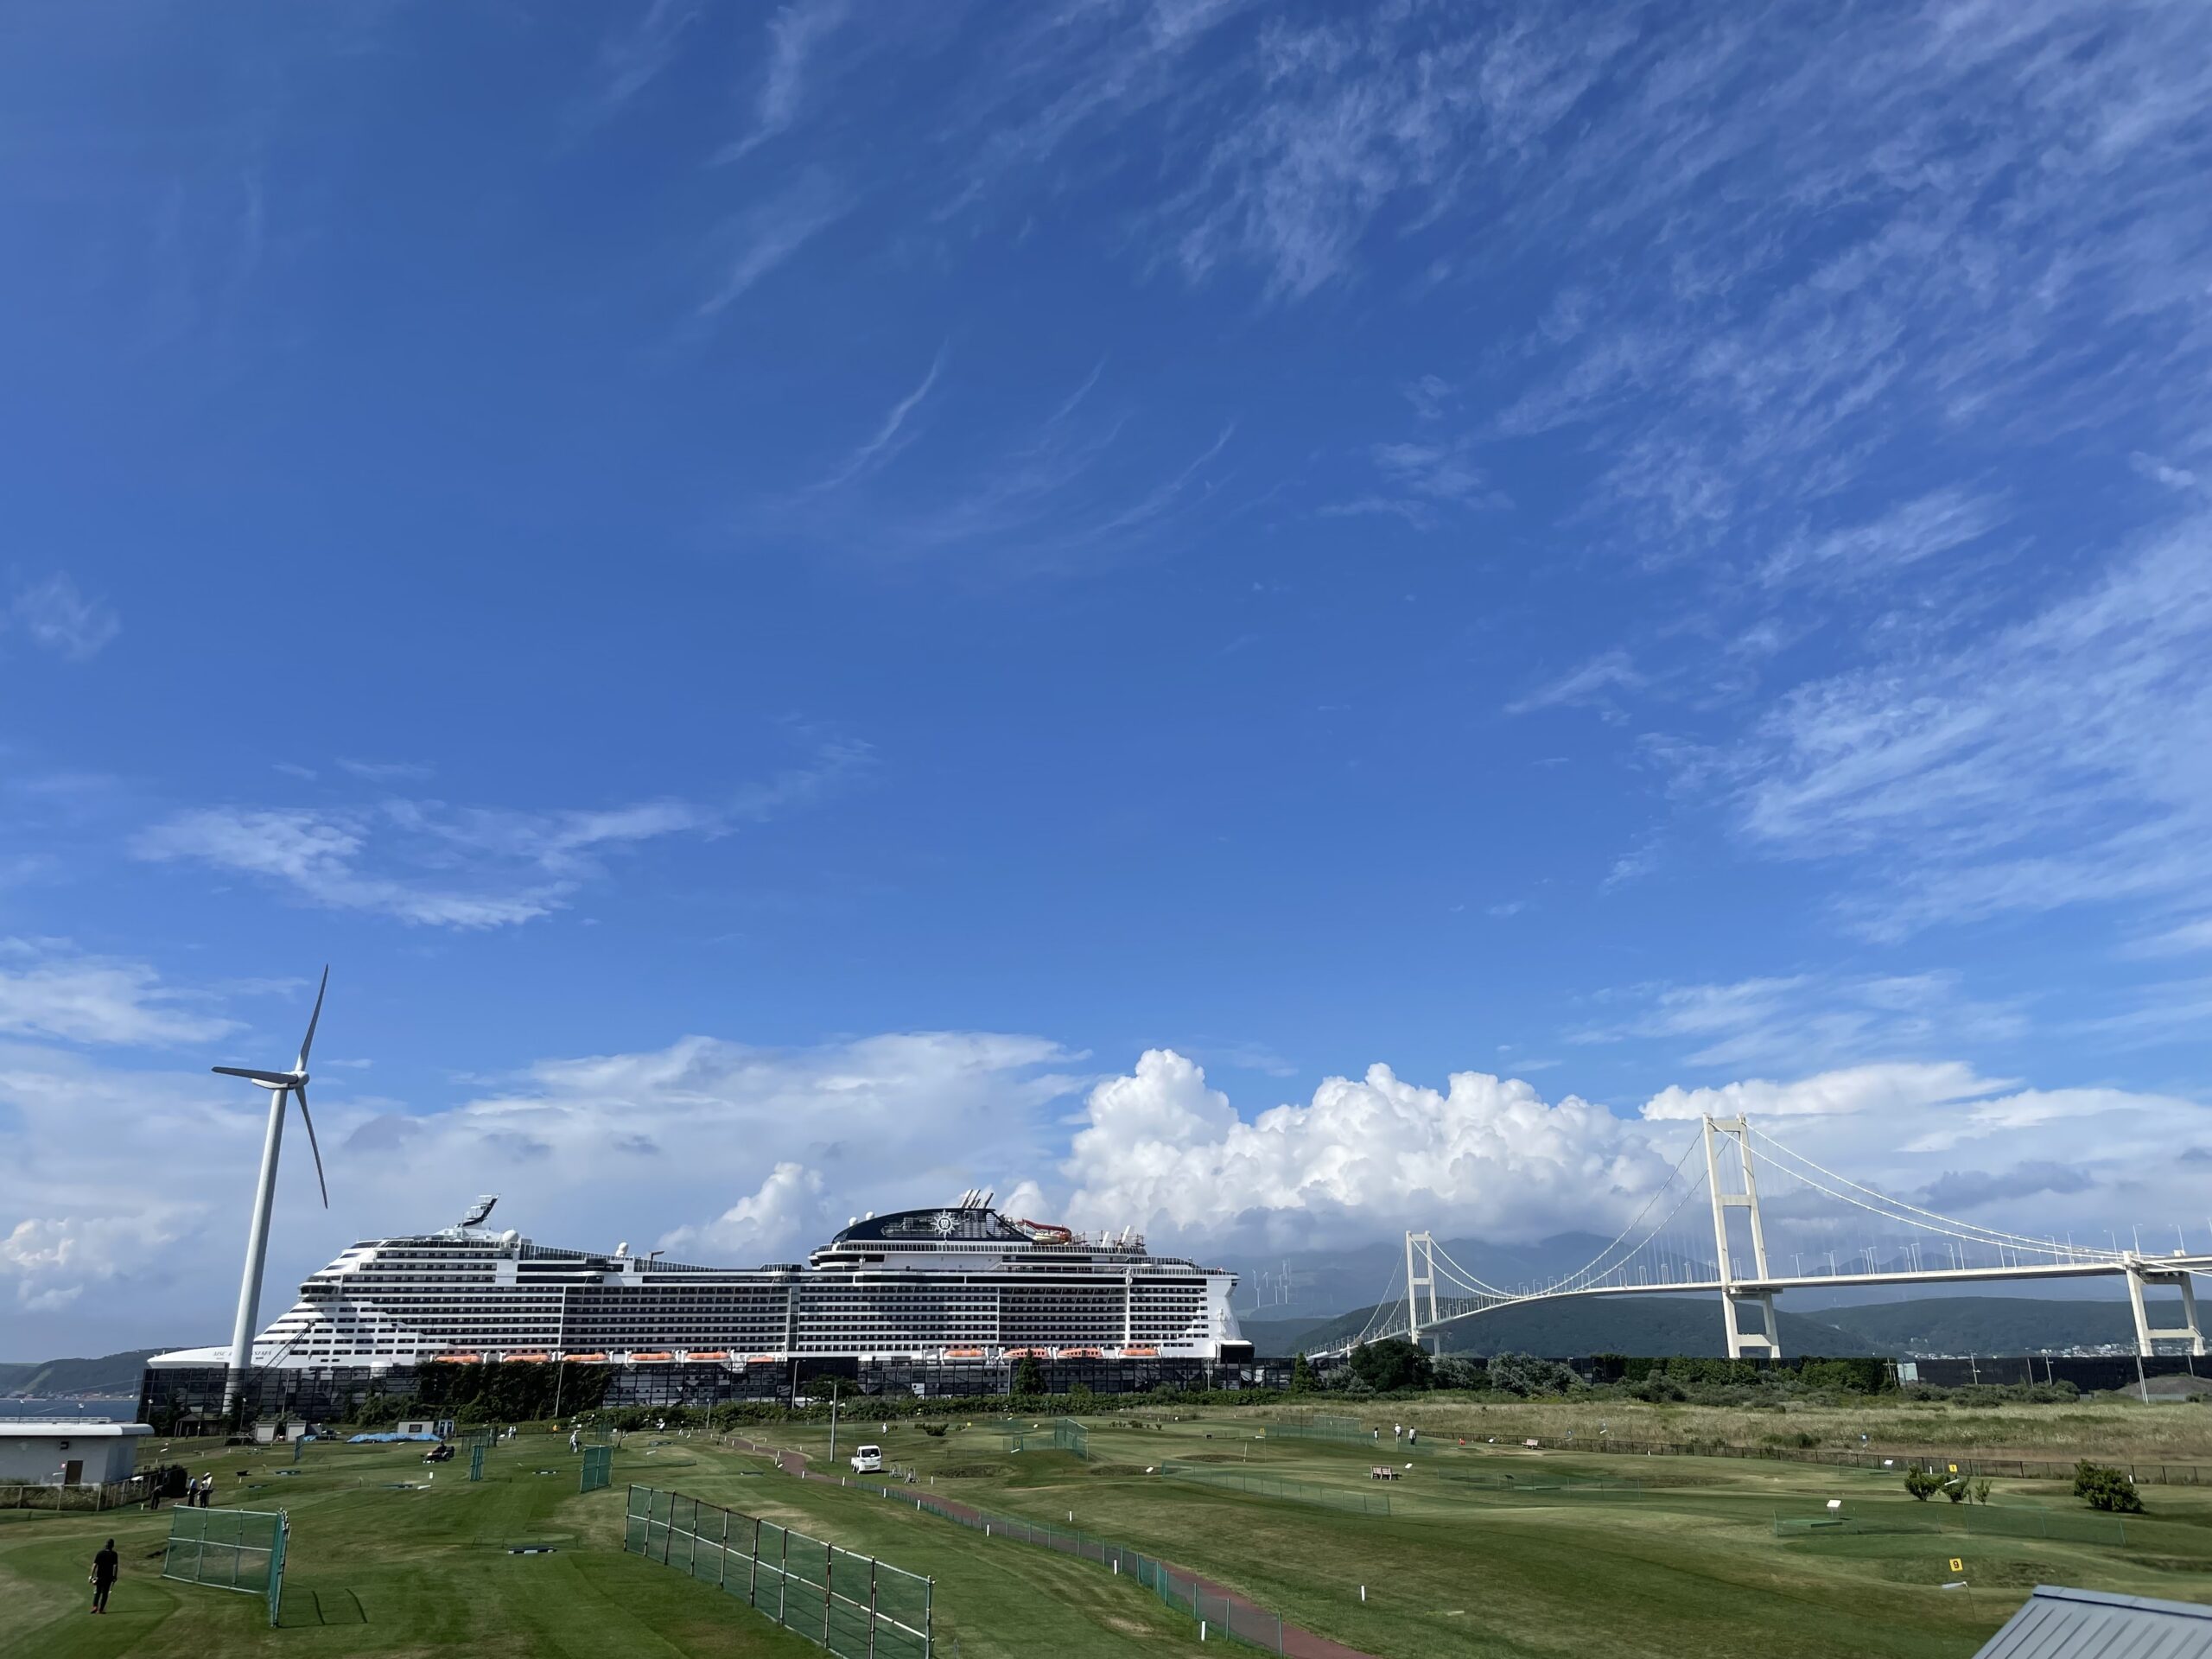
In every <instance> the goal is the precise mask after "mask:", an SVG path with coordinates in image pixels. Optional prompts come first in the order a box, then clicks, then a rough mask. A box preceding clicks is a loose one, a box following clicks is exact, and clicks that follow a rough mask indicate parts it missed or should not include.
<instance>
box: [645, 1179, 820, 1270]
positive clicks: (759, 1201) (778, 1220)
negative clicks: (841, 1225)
mask: <svg viewBox="0 0 2212 1659" xmlns="http://www.w3.org/2000/svg"><path fill="white" fill-rule="evenodd" d="M822 1217H823V1210H822V1174H821V1172H820V1171H819V1170H812V1169H809V1168H807V1167H806V1166H804V1165H803V1164H795V1163H791V1162H789V1161H785V1162H784V1163H780V1164H778V1165H777V1166H775V1168H773V1169H772V1170H770V1171H769V1172H768V1179H766V1180H765V1181H763V1182H761V1183H760V1190H759V1191H757V1192H752V1193H749V1194H747V1196H746V1197H744V1198H740V1199H739V1200H738V1201H737V1202H736V1203H735V1204H734V1205H730V1207H729V1208H728V1209H727V1210H725V1211H722V1212H721V1215H719V1216H717V1217H715V1218H714V1220H712V1221H710V1222H709V1223H707V1224H705V1225H703V1226H699V1227H678V1228H677V1230H675V1231H674V1232H672V1233H669V1234H667V1235H665V1236H664V1238H663V1239H662V1243H664V1245H665V1246H666V1247H667V1249H669V1250H670V1251H671V1252H672V1253H674V1254H675V1255H686V1254H691V1253H697V1252H702V1251H703V1252H706V1253H708V1254H709V1255H713V1257H714V1259H715V1260H717V1261H725V1262H742V1261H745V1260H747V1258H748V1257H750V1256H752V1255H756V1254H758V1253H760V1252H761V1251H763V1250H774V1249H781V1248H783V1246H784V1245H785V1243H786V1242H787V1241H788V1240H791V1239H793V1238H798V1237H807V1236H813V1237H816V1238H817V1240H818V1238H819V1237H821V1236H823V1219H822Z"/></svg>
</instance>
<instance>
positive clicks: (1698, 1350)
mask: <svg viewBox="0 0 2212 1659" xmlns="http://www.w3.org/2000/svg"><path fill="white" fill-rule="evenodd" d="M1777 1311H1778V1313H1779V1316H1780V1319H1781V1325H1782V1351H1783V1352H1784V1353H1786V1354H1885V1355H1886V1354H1890V1353H1892V1352H1894V1351H1895V1350H1893V1349H1891V1347H1889V1346H1887V1345H1885V1344H1881V1343H1878V1341H1877V1339H1876V1338H1872V1337H1871V1336H1869V1335H1867V1334H1866V1333H1865V1332H1859V1331H1856V1330H1850V1329H1846V1328H1844V1327H1842V1326H1841V1325H1833V1324H1829V1323H1827V1321H1825V1320H1821V1319H1808V1318H1807V1317H1806V1316H1804V1315H1803V1314H1800V1313H1790V1312H1789V1311H1788V1310H1787V1309H1786V1308H1785V1309H1781V1310H1777ZM1368 1313H1369V1310H1367V1309H1364V1308H1363V1309H1361V1310H1359V1311H1358V1312H1356V1313H1347V1314H1345V1315H1344V1316H1343V1317H1342V1318H1341V1319H1330V1320H1326V1321H1325V1322H1324V1323H1322V1324H1320V1325H1313V1326H1309V1327H1308V1328H1307V1329H1306V1330H1305V1331H1304V1332H1300V1333H1299V1335H1298V1338H1297V1339H1298V1340H1299V1341H1300V1342H1302V1344H1303V1345H1305V1346H1306V1347H1308V1348H1327V1347H1333V1346H1335V1345H1336V1344H1338V1343H1342V1342H1345V1341H1349V1340H1350V1339H1351V1338H1353V1337H1356V1336H1357V1335H1358V1334H1359V1332H1360V1331H1361V1330H1362V1329H1363V1327H1364V1326H1365V1325H1366V1323H1367V1317H1368ZM1286 1323H1288V1322H1286ZM1445 1341H1446V1346H1445V1351H1446V1353H1452V1354H1469V1355H1477V1356H1480V1355H1487V1354H1502V1353H1529V1354H1548V1355H1553V1356H1565V1355H1569V1354H1601V1353H1616V1354H1715V1355H1717V1354H1720V1353H1723V1352H1725V1351H1726V1344H1724V1343H1723V1341H1722V1340H1721V1335H1720V1310H1719V1307H1718V1306H1715V1302H1714V1299H1713V1298H1712V1297H1710V1296H1609V1297H1602V1298H1594V1299H1591V1300H1581V1301H1560V1302H1540V1303H1537V1304H1535V1305H1534V1306H1527V1307H1511V1308H1505V1309H1502V1310H1501V1311H1499V1312H1498V1313H1486V1314H1484V1315H1483V1316H1482V1317H1480V1318H1479V1319H1469V1320H1467V1321H1465V1323H1463V1324H1460V1325H1447V1326H1446V1328H1445Z"/></svg>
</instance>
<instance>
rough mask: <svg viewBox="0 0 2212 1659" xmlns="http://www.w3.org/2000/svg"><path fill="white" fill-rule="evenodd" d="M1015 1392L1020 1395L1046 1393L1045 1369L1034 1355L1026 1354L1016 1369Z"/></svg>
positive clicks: (1016, 1364)
mask: <svg viewBox="0 0 2212 1659" xmlns="http://www.w3.org/2000/svg"><path fill="white" fill-rule="evenodd" d="M1044 1392H1045V1368H1044V1367H1043V1366H1042V1365H1039V1363H1037V1356H1036V1355H1034V1354H1024V1355H1023V1356H1022V1357H1020V1359H1019V1360H1018V1361H1016V1362H1015V1363H1014V1393H1016V1394H1018V1395H1039V1394H1042V1393H1044Z"/></svg>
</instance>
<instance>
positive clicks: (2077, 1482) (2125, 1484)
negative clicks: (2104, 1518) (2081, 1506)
mask: <svg viewBox="0 0 2212 1659" xmlns="http://www.w3.org/2000/svg"><path fill="white" fill-rule="evenodd" d="M2074 1496H2075V1497H2078V1498H2081V1499H2082V1501H2083V1502H2085V1503H2088V1506H2089V1507H2090V1508H2091V1509H2093V1510H2113V1512H2115V1513H2116V1514H2120V1515H2140V1514H2142V1513H2143V1499H2142V1496H2141V1495H2140V1494H2139V1493H2138V1492H2137V1491H2136V1490H2135V1483H2134V1481H2133V1480H2132V1479H2130V1478H2128V1474H2127V1471H2126V1470H2125V1469H2115V1468H2113V1467H2112V1465H2109V1464H2102V1463H2091V1462H2090V1461H2089V1460H2088V1459H2087V1458H2084V1459H2082V1461H2081V1462H2079V1463H2077V1464H2075V1465H2074Z"/></svg>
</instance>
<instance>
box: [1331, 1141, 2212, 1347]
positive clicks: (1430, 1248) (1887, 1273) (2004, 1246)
mask: <svg viewBox="0 0 2212 1659" xmlns="http://www.w3.org/2000/svg"><path fill="white" fill-rule="evenodd" d="M1700 1122H1701V1125H1702V1128H1701V1130H1700V1134H1699V1135H1697V1136H1696V1137H1694V1139H1693V1140H1692V1141H1691V1143H1690V1145H1689V1146H1688V1148H1687V1149H1686V1150H1685V1151H1684V1152H1683V1154H1682V1156H1681V1160H1680V1161H1679V1162H1677V1163H1676V1164H1675V1168H1674V1171H1673V1173H1671V1174H1670V1175H1669V1177H1668V1179H1667V1180H1666V1182H1665V1183H1664V1184H1663V1185H1662V1186H1660V1187H1659V1188H1658V1189H1657V1190H1656V1192H1653V1194H1652V1195H1651V1197H1650V1198H1649V1200H1648V1201H1647V1202H1646V1203H1645V1204H1644V1205H1643V1209H1642V1210H1641V1211H1639V1212H1638V1213H1637V1217H1636V1218H1635V1219H1634V1220H1632V1221H1631V1222H1630V1224H1628V1226H1627V1227H1626V1228H1625V1229H1624V1230H1623V1231H1622V1233H1621V1235H1620V1236H1619V1237H1618V1238H1616V1239H1615V1240H1614V1241H1613V1242H1612V1243H1611V1244H1608V1245H1607V1246H1606V1247H1605V1249H1603V1250H1600V1251H1599V1253H1598V1254H1597V1255H1595V1256H1594V1257H1592V1259H1591V1260H1590V1261H1589V1262H1587V1263H1586V1264H1585V1265H1584V1266H1582V1267H1581V1268H1578V1269H1576V1270H1575V1271H1574V1272H1573V1273H1570V1274H1566V1275H1565V1276H1564V1277H1561V1278H1560V1279H1557V1280H1554V1281H1550V1282H1548V1283H1543V1284H1520V1285H1513V1286H1500V1285H1495V1284H1491V1283H1488V1282H1486V1281H1484V1280H1483V1279H1481V1278H1479V1277H1478V1276H1477V1275H1475V1274H1471V1273H1470V1272H1468V1271H1467V1270H1466V1269H1465V1268H1463V1267H1461V1266H1460V1265H1459V1263H1458V1262H1455V1261H1453V1260H1452V1256H1451V1255H1450V1253H1449V1252H1448V1251H1446V1249H1445V1248H1444V1247H1443V1246H1442V1245H1440V1244H1439V1243H1437V1241H1436V1238H1435V1236H1434V1235H1433V1233H1431V1232H1427V1231H1423V1232H1409V1233H1408V1234H1407V1235H1406V1265H1405V1274H1404V1277H1403V1278H1402V1280H1398V1281H1394V1283H1393V1287H1392V1294H1391V1295H1390V1296H1389V1297H1386V1299H1385V1300H1383V1302H1381V1303H1379V1304H1378V1305H1377V1306H1376V1309H1375V1312H1374V1313H1373V1315H1372V1316H1371V1317H1370V1319H1369V1320H1368V1323H1367V1328H1366V1329H1365V1330H1363V1332H1361V1333H1360V1335H1359V1336H1358V1338H1357V1339H1356V1340H1354V1341H1353V1342H1351V1343H1350V1344H1346V1346H1345V1348H1344V1349H1343V1350H1338V1351H1339V1352H1343V1351H1349V1350H1350V1349H1351V1348H1354V1347H1357V1346H1358V1345H1359V1344H1362V1343H1366V1342H1372V1341H1376V1340H1377V1339H1379V1338H1384V1337H1405V1338H1409V1339H1411V1340H1412V1341H1413V1342H1414V1343H1415V1344H1420V1343H1421V1341H1422V1340H1423V1338H1426V1337H1428V1336H1430V1335H1432V1334H1433V1333H1434V1332H1438V1331H1440V1330H1441V1329H1443V1328H1444V1327H1446V1326H1447V1325H1457V1324H1459V1323H1460V1322H1461V1321H1463V1320H1466V1319H1479V1318H1480V1317H1482V1316H1483V1315H1484V1314H1486V1313H1497V1311H1498V1310H1499V1309H1501V1308H1507V1307H1521V1306H1528V1305H1529V1304H1530V1303H1535V1302H1548V1301H1558V1300H1565V1299H1568V1298H1573V1297H1585V1296H1649V1295H1663V1294H1670V1293H1687V1292H1706V1293H1709V1294H1718V1296H1719V1301H1720V1312H1721V1322H1722V1327H1723V1330H1724V1332H1725V1333H1726V1339H1727V1344H1728V1353H1729V1357H1731V1358H1738V1359H1740V1358H1779V1357H1781V1354H1782V1341H1781V1334H1780V1329H1779V1327H1778V1326H1777V1325H1776V1323H1775V1315H1774V1299H1775V1298H1776V1297H1777V1295H1780V1294H1782V1293H1783V1292H1784V1291H1789V1290H1812V1289H1821V1290H1828V1289H1834V1288H1837V1287H1844V1286H1870V1287H1905V1286H1924V1285H1979V1284H1987V1283H1990V1282H1993V1281H2012V1280H2077V1279H2091V1278H2124V1279H2125V1280H2126V1284H2127V1294H2128V1300H2129V1303H2130V1304H2131V1306H2132V1307H2133V1313H2134V1318H2135V1344H2136V1351H2137V1352H2138V1353H2140V1354H2144V1355H2150V1354H2153V1353H2156V1352H2157V1351H2158V1344H2159V1343H2161V1342H2164V1343H2171V1344H2187V1351H2188V1352H2190V1353H2191V1354H2202V1353H2203V1352H2204V1336H2203V1331H2202V1326H2201V1325H2199V1324H2198V1322H2197V1317H2196V1282H2195V1280H2194V1277H2193V1275H2195V1274H2200V1273H2206V1272H2212V1255H2192V1254H2190V1253H2189V1251H2188V1250H2187V1249H2186V1247H2185V1245H2184V1246H2183V1248H2181V1249H2176V1250H2175V1251H2174V1252H2173V1253H2172V1254H2171V1255H2158V1254H2155V1253H2146V1252H2145V1250H2144V1249H2142V1247H2141V1243H2140V1239H2139V1237H2138V1238H2137V1239H2136V1242H2135V1244H2134V1247H2133V1248H2132V1249H2130V1248H2123V1247H2122V1245H2121V1243H2120V1239H2119V1236H2117V1234H2115V1233H2112V1232H2107V1234H2106V1237H2107V1239H2108V1240H2110V1243H2111V1248H2110V1249H2101V1248H2098V1247H2096V1246H2094V1244H2087V1243H2075V1240H2074V1239H2073V1238H2072V1237H2071V1236H2069V1237H2065V1238H2056V1237H2037V1236H2033V1235H2030V1234H2024V1233H2014V1232H2008V1231H2005V1230H2003V1229H2000V1228H1994V1227H1985V1226H1982V1225H1980V1224H1977V1223H1974V1222H1966V1221H1958V1220H1954V1219H1952V1218H1951V1217H1947V1216H1942V1215H1939V1214H1937V1213H1936V1211H1932V1210H1929V1209H1924V1208H1923V1207H1921V1206H1920V1205H1915V1204H1911V1203H1908V1202H1907V1201H1905V1200H1904V1199H1902V1198H1895V1197H1892V1196H1891V1195H1890V1194H1888V1193H1885V1192H1879V1191H1878V1190H1877V1189H1875V1188H1873V1187H1872V1186H1867V1185H1863V1184H1861V1183H1859V1182H1858V1181H1854V1180H1853V1179H1850V1178H1849V1177H1848V1176H1845V1175H1840V1174H1838V1173H1836V1172H1834V1170H1831V1169H1828V1168H1826V1167H1824V1166H1821V1165H1820V1164H1818V1163H1815V1161H1814V1160H1812V1159H1810V1158H1808V1157H1806V1156H1804V1155H1803V1154H1799V1153H1796V1152H1793V1151H1791V1150H1790V1149H1789V1147H1785V1146H1783V1144H1782V1143H1781V1142H1779V1141H1776V1140H1774V1139H1773V1138H1772V1137H1771V1136H1769V1135H1765V1134H1764V1133H1762V1132H1761V1131H1759V1130H1758V1129H1755V1128H1752V1127H1751V1122H1750V1121H1749V1120H1748V1119H1746V1118H1742V1117H1707V1118H1704V1119H1702V1120H1700ZM1700 1150H1702V1152H1703V1154H1704V1155H1703V1157H1702V1158H1701V1159H1700V1157H1699V1156H1698V1154H1699V1153H1700ZM1762 1179H1764V1182H1765V1191H1764V1194H1763V1193H1762V1191H1761V1181H1762ZM1700 1200H1702V1201H1701V1202H1700ZM1770 1224H1773V1225H1774V1228H1775V1230H1774V1231H1773V1232H1772V1233H1770ZM2179 1242H2180V1241H2179V1239H2178V1237H2177V1243H2179ZM1785 1258H1786V1259H1787V1260H1788V1262H1789V1272H1787V1273H1784V1272H1782V1271H1780V1270H1779V1269H1780V1264H1781V1263H1782V1262H1783V1260H1784V1259H1785ZM1808 1262H1809V1264H1810V1270H1809V1271H1808ZM2160 1287H2172V1288H2177V1289H2178V1290H2179V1292H2180V1300H2179V1307H2178V1313H2179V1315H2180V1319H2181V1323H2180V1324H2179V1325H2173V1326H2168V1327H2164V1328H2161V1327H2159V1326H2157V1325H2153V1324H2152V1316H2153V1313H2154V1311H2155V1312H2157V1313H2159V1314H2160V1315H2162V1316H2163V1315H2164V1313H2166V1310H2167V1309H2169V1308H2171V1306H2173V1305H2172V1304H2171V1303H2162V1304H2160V1305H2159V1306H2158V1307H2157V1308H2156V1309H2155V1310H2154V1308H2153V1306H2152V1304H2151V1303H2150V1302H2149V1301H2148V1300H2146V1298H2145V1290H2146V1289H2152V1288H2160ZM1401 1292H1402V1294H1399V1293H1401Z"/></svg>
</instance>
